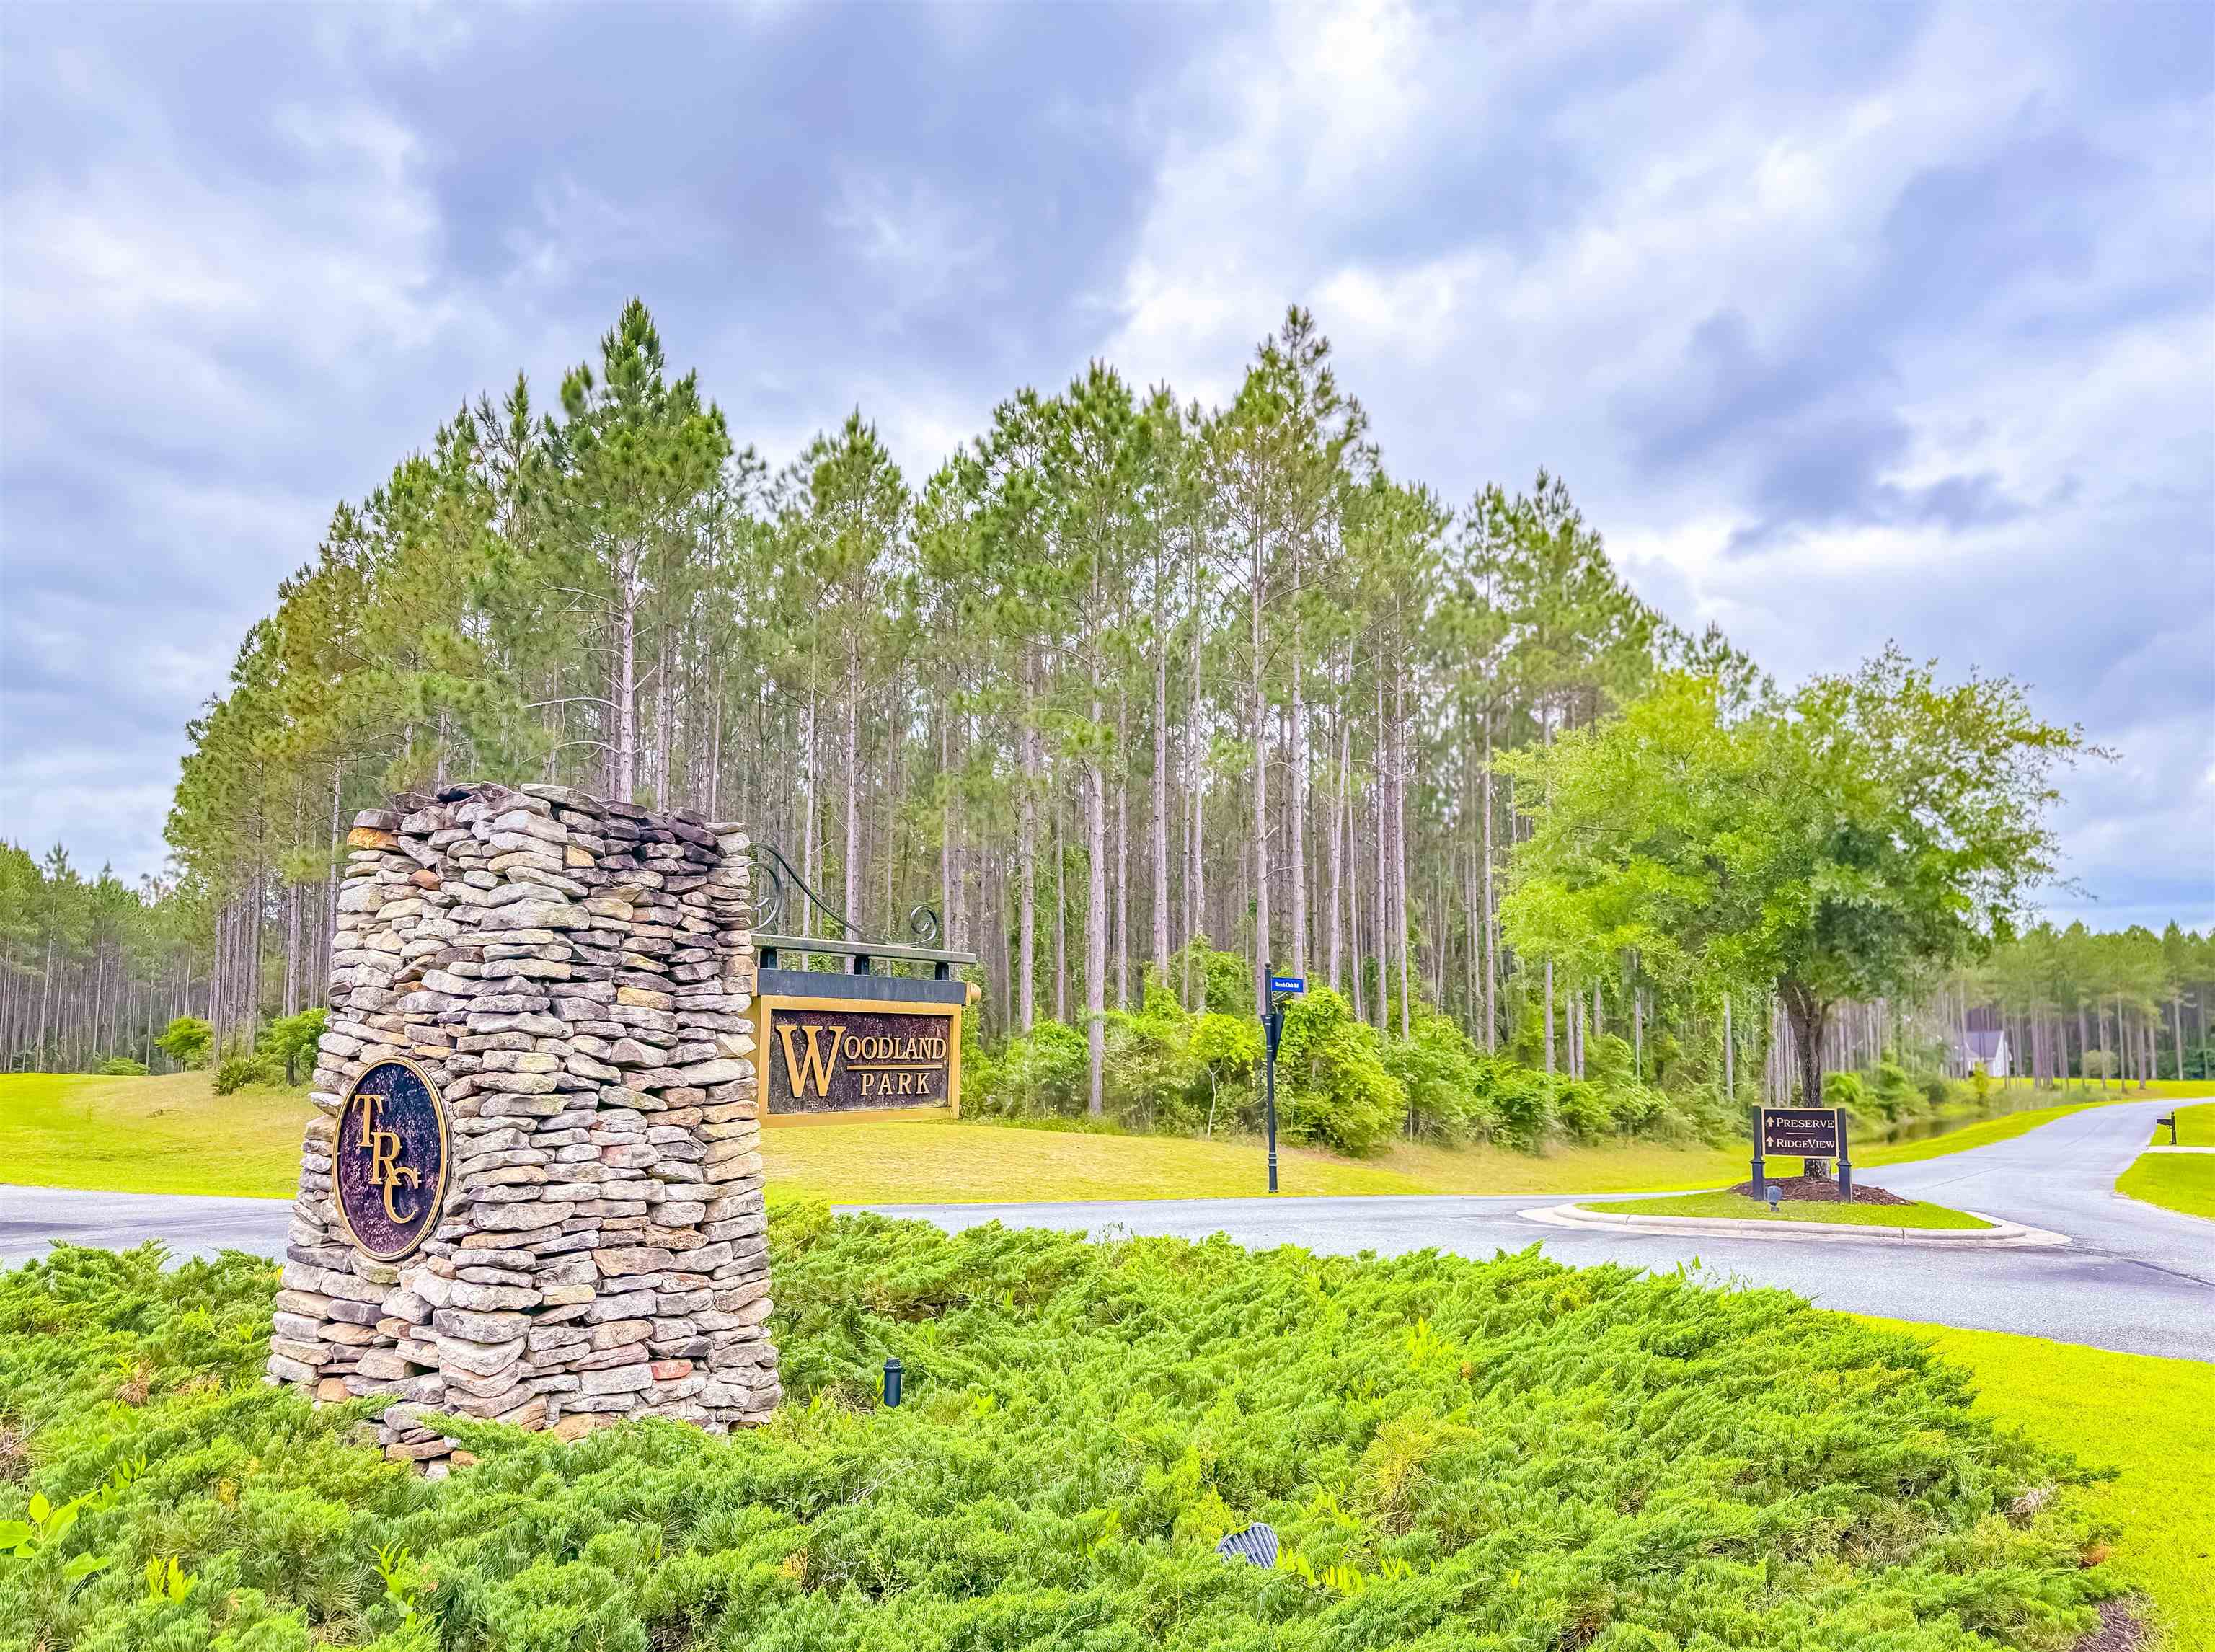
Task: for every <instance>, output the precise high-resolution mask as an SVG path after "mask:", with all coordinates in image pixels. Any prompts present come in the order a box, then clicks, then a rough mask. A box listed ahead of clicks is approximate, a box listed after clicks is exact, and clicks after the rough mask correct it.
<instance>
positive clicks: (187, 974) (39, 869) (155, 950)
mask: <svg viewBox="0 0 2215 1652" xmlns="http://www.w3.org/2000/svg"><path fill="white" fill-rule="evenodd" d="M209 941H210V924H209V912H208V909H207V906H206V902H205V900H202V899H201V898H200V896H199V891H198V890H196V889H192V888H185V887H179V886H177V885H175V884H174V883H160V882H147V883H144V884H142V885H140V886H139V887H136V888H134V887H132V886H131V885H129V884H127V883H125V882H124V881H122V880H121V879H120V878H118V877H117V876H116V875H114V872H113V871H111V870H110V869H107V868H106V867H102V868H101V871H100V873H99V875H97V876H95V877H87V876H85V875H83V873H81V872H79V871H78V870H77V868H76V867H75V866H73V865H71V863H70V857H69V854H68V851H65V850H64V849H62V848H61V847H59V846H58V845H57V846H56V847H55V848H54V849H52V851H49V852H48V853H47V855H46V857H45V858H44V859H43V860H40V859H34V857H32V856H31V854H30V853H29V852H28V851H26V850H23V849H20V848H18V847H16V846H15V844H7V843H0V1053H4V1056H5V1059H6V1061H7V1064H8V1066H9V1069H11V1070H15V1071H40V1072H90V1071H92V1070H94V1069H95V1068H97V1067H99V1066H101V1065H102V1064H103V1063H105V1062H108V1061H112V1060H126V1061H127V1060H135V1061H138V1063H140V1064H141V1065H142V1066H147V1067H149V1068H153V1067H157V1066H163V1065H164V1064H165V1063H164V1057H163V1052H162V1051H161V1049H160V1047H159V1046H158V1045H157V1044H156V1039H157V1038H158V1037H159V1035H161V1033H162V1031H163V1029H164V1028H165V1027H166V1026H167V1025H168V1023H169V1022H170V1021H171V1020H172V1019H174V1018H175V1017H176V1016H182V1015H187V1014H191V1013H193V1012H194V1011H196V1010H199V1009H200V1008H203V1007H204V1006H205V1005H206V1002H207V989H208V969H209V965H208V956H209V951H210V947H209Z"/></svg>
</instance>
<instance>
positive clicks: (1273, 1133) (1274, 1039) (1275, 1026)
mask: <svg viewBox="0 0 2215 1652" xmlns="http://www.w3.org/2000/svg"><path fill="white" fill-rule="evenodd" d="M1307 990H1308V980H1307V977H1306V976H1304V975H1272V976H1270V977H1269V1009H1268V1012H1267V1014H1266V1015H1264V1016H1262V1017H1261V1035H1262V1037H1263V1039H1264V1040H1265V1041H1266V1043H1267V1050H1268V1059H1267V1060H1266V1061H1265V1062H1263V1063H1262V1068H1261V1116H1262V1118H1263V1120H1264V1121H1265V1123H1266V1127H1267V1130H1268V1133H1269V1191H1270V1192H1271V1193H1274V1192H1276V1190H1277V1044H1278V1042H1279V1040H1281V1039H1282V1038H1283V1037H1284V1035H1285V999H1286V998H1298V996H1299V995H1300V994H1301V993H1303V992H1306V991H1307Z"/></svg>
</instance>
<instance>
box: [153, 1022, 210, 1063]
mask: <svg viewBox="0 0 2215 1652" xmlns="http://www.w3.org/2000/svg"><path fill="white" fill-rule="evenodd" d="M154 1043H155V1045H156V1047H158V1048H160V1049H161V1050H163V1052H165V1053H167V1054H168V1056H169V1059H171V1060H172V1061H174V1062H175V1063H176V1064H177V1065H178V1066H181V1067H204V1066H207V1064H208V1053H209V1052H210V1051H211V1050H212V1049H213V1048H214V1047H215V1029H214V1028H212V1027H211V1026H209V1025H208V1024H207V1023H206V1022H205V1021H202V1020H201V1019H200V1018H199V1016H178V1017H177V1018H176V1019H175V1021H172V1022H171V1023H169V1026H168V1027H166V1028H165V1029H163V1032H162V1035H161V1036H160V1037H159V1038H157V1039H156V1040H155V1041H154Z"/></svg>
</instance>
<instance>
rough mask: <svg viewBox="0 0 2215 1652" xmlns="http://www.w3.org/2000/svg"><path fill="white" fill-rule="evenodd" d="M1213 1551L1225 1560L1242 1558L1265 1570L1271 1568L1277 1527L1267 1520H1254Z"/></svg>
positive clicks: (1274, 1556)
mask: <svg viewBox="0 0 2215 1652" xmlns="http://www.w3.org/2000/svg"><path fill="white" fill-rule="evenodd" d="M1215 1552H1216V1553H1217V1554H1218V1555H1221V1556H1222V1557H1224V1559H1225V1560H1242V1561H1244V1562H1246V1563H1247V1564H1249V1565H1250V1566H1259V1567H1260V1568H1261V1569H1262V1570H1263V1571H1265V1572H1266V1571H1268V1570H1271V1569H1273V1568H1274V1567H1275V1565H1276V1563H1277V1529H1276V1527H1274V1526H1271V1525H1270V1524H1269V1523H1268V1522H1267V1520H1256V1521H1255V1522H1254V1524H1253V1525H1251V1526H1247V1527H1246V1528H1245V1529H1244V1530H1242V1531H1238V1532H1232V1533H1231V1534H1230V1536H1229V1537H1227V1538H1224V1539H1223V1541H1222V1542H1220V1543H1218V1544H1217V1545H1215Z"/></svg>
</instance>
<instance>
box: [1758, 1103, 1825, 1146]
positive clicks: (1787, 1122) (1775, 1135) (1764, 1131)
mask: <svg viewBox="0 0 2215 1652" xmlns="http://www.w3.org/2000/svg"><path fill="white" fill-rule="evenodd" d="M1845 1139H1846V1117H1845V1115H1844V1113H1843V1112H1841V1111H1839V1110H1838V1108H1831V1107H1764V1108H1762V1109H1761V1151H1763V1152H1764V1153H1776V1154H1783V1155H1787V1156H1796V1157H1798V1158H1838V1157H1839V1156H1840V1150H1841V1148H1842V1146H1843V1145H1844V1142H1845Z"/></svg>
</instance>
